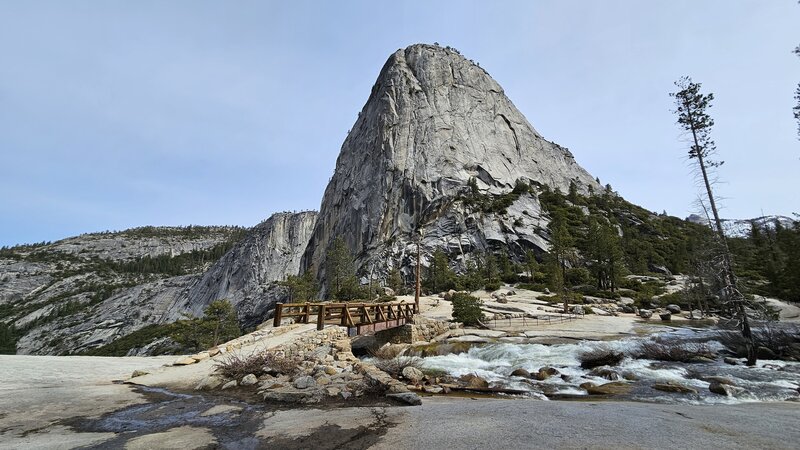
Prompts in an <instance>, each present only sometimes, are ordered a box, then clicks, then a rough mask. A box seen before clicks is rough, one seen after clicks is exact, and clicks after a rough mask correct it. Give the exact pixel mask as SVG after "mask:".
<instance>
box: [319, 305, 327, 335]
mask: <svg viewBox="0 0 800 450" xmlns="http://www.w3.org/2000/svg"><path fill="white" fill-rule="evenodd" d="M323 328H325V305H324V304H323V305H319V314H318V315H317V330H322V329H323Z"/></svg>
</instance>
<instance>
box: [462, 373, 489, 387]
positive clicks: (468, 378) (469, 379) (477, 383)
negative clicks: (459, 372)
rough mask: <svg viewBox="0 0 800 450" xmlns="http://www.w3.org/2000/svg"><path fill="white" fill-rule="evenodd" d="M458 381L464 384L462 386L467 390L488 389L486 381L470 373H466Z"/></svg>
mask: <svg viewBox="0 0 800 450" xmlns="http://www.w3.org/2000/svg"><path fill="white" fill-rule="evenodd" d="M459 381H461V382H462V383H464V385H465V386H466V387H468V388H478V389H484V388H488V387H489V382H488V381H486V380H484V379H483V378H481V377H479V376H478V375H475V374H472V373H468V374H466V375H464V376H462V377H461V378H459Z"/></svg>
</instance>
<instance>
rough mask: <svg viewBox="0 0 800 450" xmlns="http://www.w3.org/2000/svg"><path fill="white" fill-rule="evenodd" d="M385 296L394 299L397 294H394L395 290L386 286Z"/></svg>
mask: <svg viewBox="0 0 800 450" xmlns="http://www.w3.org/2000/svg"><path fill="white" fill-rule="evenodd" d="M383 295H385V296H387V297H394V296H395V295H396V294H395V293H394V289H392V288H390V287H389V286H384V287H383Z"/></svg>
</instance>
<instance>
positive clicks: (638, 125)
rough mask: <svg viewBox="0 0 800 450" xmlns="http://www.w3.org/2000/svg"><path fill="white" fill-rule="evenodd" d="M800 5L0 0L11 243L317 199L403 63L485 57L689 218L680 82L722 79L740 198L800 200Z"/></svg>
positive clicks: (2, 235)
mask: <svg viewBox="0 0 800 450" xmlns="http://www.w3.org/2000/svg"><path fill="white" fill-rule="evenodd" d="M798 24H800V5H799V4H798V3H797V2H796V1H794V0H769V1H765V0H752V1H745V0H716V1H715V0H707V1H697V0H672V1H657V2H653V1H648V2H643V1H635V0H630V1H614V0H611V1H609V0H606V1H602V2H600V1H590V0H585V1H577V0H575V1H564V0H551V1H492V2H486V1H439V2H437V1H431V0H424V1H399V0H395V1H375V0H373V1H342V2H329V1H317V2H311V1H302V0H301V1H291V2H286V1H284V2H270V1H253V2H248V1H237V2H211V1H198V0H192V1H170V2H163V1H127V2H120V1H103V2H99V1H77V0H74V1H69V2H63V1H53V2H45V1H36V0H17V1H9V0H0V55H1V56H2V57H1V58H0V167H2V176H0V246H2V245H13V244H20V243H30V242H40V241H53V240H57V239H61V238H65V237H68V236H74V235H77V234H81V233H86V232H95V231H103V230H122V229H126V228H131V227H135V226H143V225H189V224H194V225H211V224H219V225H243V226H252V225H255V224H257V223H258V222H260V221H262V220H264V219H266V218H267V217H269V215H270V214H272V213H274V212H278V211H286V210H289V211H291V210H298V211H299V210H306V209H318V208H319V204H320V201H321V199H322V194H323V192H324V189H325V186H326V184H327V182H328V180H329V179H330V177H331V175H332V174H333V171H334V165H335V162H336V157H337V156H338V153H339V149H340V147H341V144H342V142H343V140H344V138H345V136H346V134H347V131H348V130H349V129H350V127H351V126H352V124H353V123H354V122H355V120H356V117H357V115H358V112H359V111H360V109H361V107H362V106H363V105H364V103H365V102H366V100H367V97H368V96H369V93H370V89H371V87H372V84H373V83H374V82H375V79H376V77H377V76H378V73H379V71H380V69H381V67H382V66H383V64H384V62H385V61H386V59H387V58H388V57H389V55H390V54H391V53H393V52H394V51H396V50H397V49H399V48H403V47H406V46H408V45H411V44H414V43H420V42H423V43H433V42H438V43H440V44H441V45H443V46H444V45H449V46H452V47H455V48H457V49H459V50H460V51H461V53H462V54H463V55H464V56H466V57H467V58H469V59H473V60H475V61H477V62H479V63H480V64H481V67H483V68H485V69H486V70H487V71H488V72H489V74H491V75H492V76H493V77H494V78H495V80H497V81H498V82H499V83H500V85H501V86H503V88H504V89H505V91H506V94H507V95H508V97H509V98H510V99H511V100H512V101H513V102H514V104H515V105H516V106H517V108H518V109H519V110H520V111H521V112H522V113H523V114H524V115H525V116H526V117H527V118H528V120H529V121H530V122H531V124H532V125H533V126H534V128H536V130H537V131H539V133H541V134H542V135H543V136H544V137H545V138H546V139H548V140H551V141H554V142H557V143H559V144H560V145H562V146H565V147H567V148H569V149H570V151H571V152H572V153H573V154H574V155H575V158H576V159H577V161H578V163H579V164H581V165H582V166H583V167H584V168H586V169H587V170H588V171H589V172H590V173H592V174H593V175H595V176H597V177H599V178H600V180H601V182H602V183H603V184H606V183H610V184H611V185H612V186H613V188H614V189H615V190H616V191H617V192H619V193H620V194H621V195H622V196H623V197H625V198H626V199H628V200H630V201H632V202H634V203H637V204H640V205H642V206H644V207H646V208H648V209H650V210H653V211H657V212H661V211H663V210H666V211H667V212H668V213H669V214H671V215H675V216H678V217H686V216H687V215H688V214H690V213H692V212H694V211H695V209H696V208H695V206H694V205H693V204H694V201H695V199H696V198H697V195H698V193H699V192H700V191H699V190H698V187H697V186H696V184H695V182H694V178H693V176H692V169H691V166H690V164H689V162H688V161H687V159H686V150H687V147H686V143H685V142H684V140H683V139H682V137H681V133H680V130H679V128H678V127H677V125H676V124H675V117H674V115H673V114H672V113H671V109H672V108H673V104H672V99H671V98H670V97H669V95H668V94H669V92H673V91H675V88H674V85H673V82H674V81H675V80H677V79H678V78H679V77H681V76H683V75H689V76H691V77H692V78H693V79H694V81H696V82H700V83H702V85H703V91H704V92H713V93H714V95H715V97H716V99H715V101H714V104H713V107H712V108H711V110H710V113H711V115H712V117H713V118H714V120H715V122H716V125H715V127H714V130H713V132H712V135H713V137H714V139H715V140H716V143H717V149H718V153H719V155H718V157H717V159H721V160H724V161H725V162H726V163H725V165H723V166H722V167H721V168H720V170H719V176H720V179H721V183H720V184H719V185H718V186H717V190H718V194H719V195H720V196H722V197H724V198H725V200H724V202H723V203H724V208H723V209H722V215H723V216H725V217H729V218H750V217H756V216H760V215H762V212H763V213H764V214H783V215H789V214H791V213H792V212H800V202H798V201H797V198H796V196H797V193H798V188H800V181H798V174H800V141H798V135H797V123H796V122H795V121H794V119H793V117H792V112H791V109H792V106H794V105H795V104H796V103H795V100H794V99H793V94H794V90H795V89H796V88H797V84H798V82H800V58H797V57H796V56H794V55H793V54H792V50H793V49H794V48H795V46H797V45H798V44H800V26H798Z"/></svg>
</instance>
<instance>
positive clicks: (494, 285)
mask: <svg viewBox="0 0 800 450" xmlns="http://www.w3.org/2000/svg"><path fill="white" fill-rule="evenodd" d="M500 286H502V284H500V281H498V280H492V281H487V282H486V286H484V289H485V290H486V292H493V291H496V290H498V289H500Z"/></svg>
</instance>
